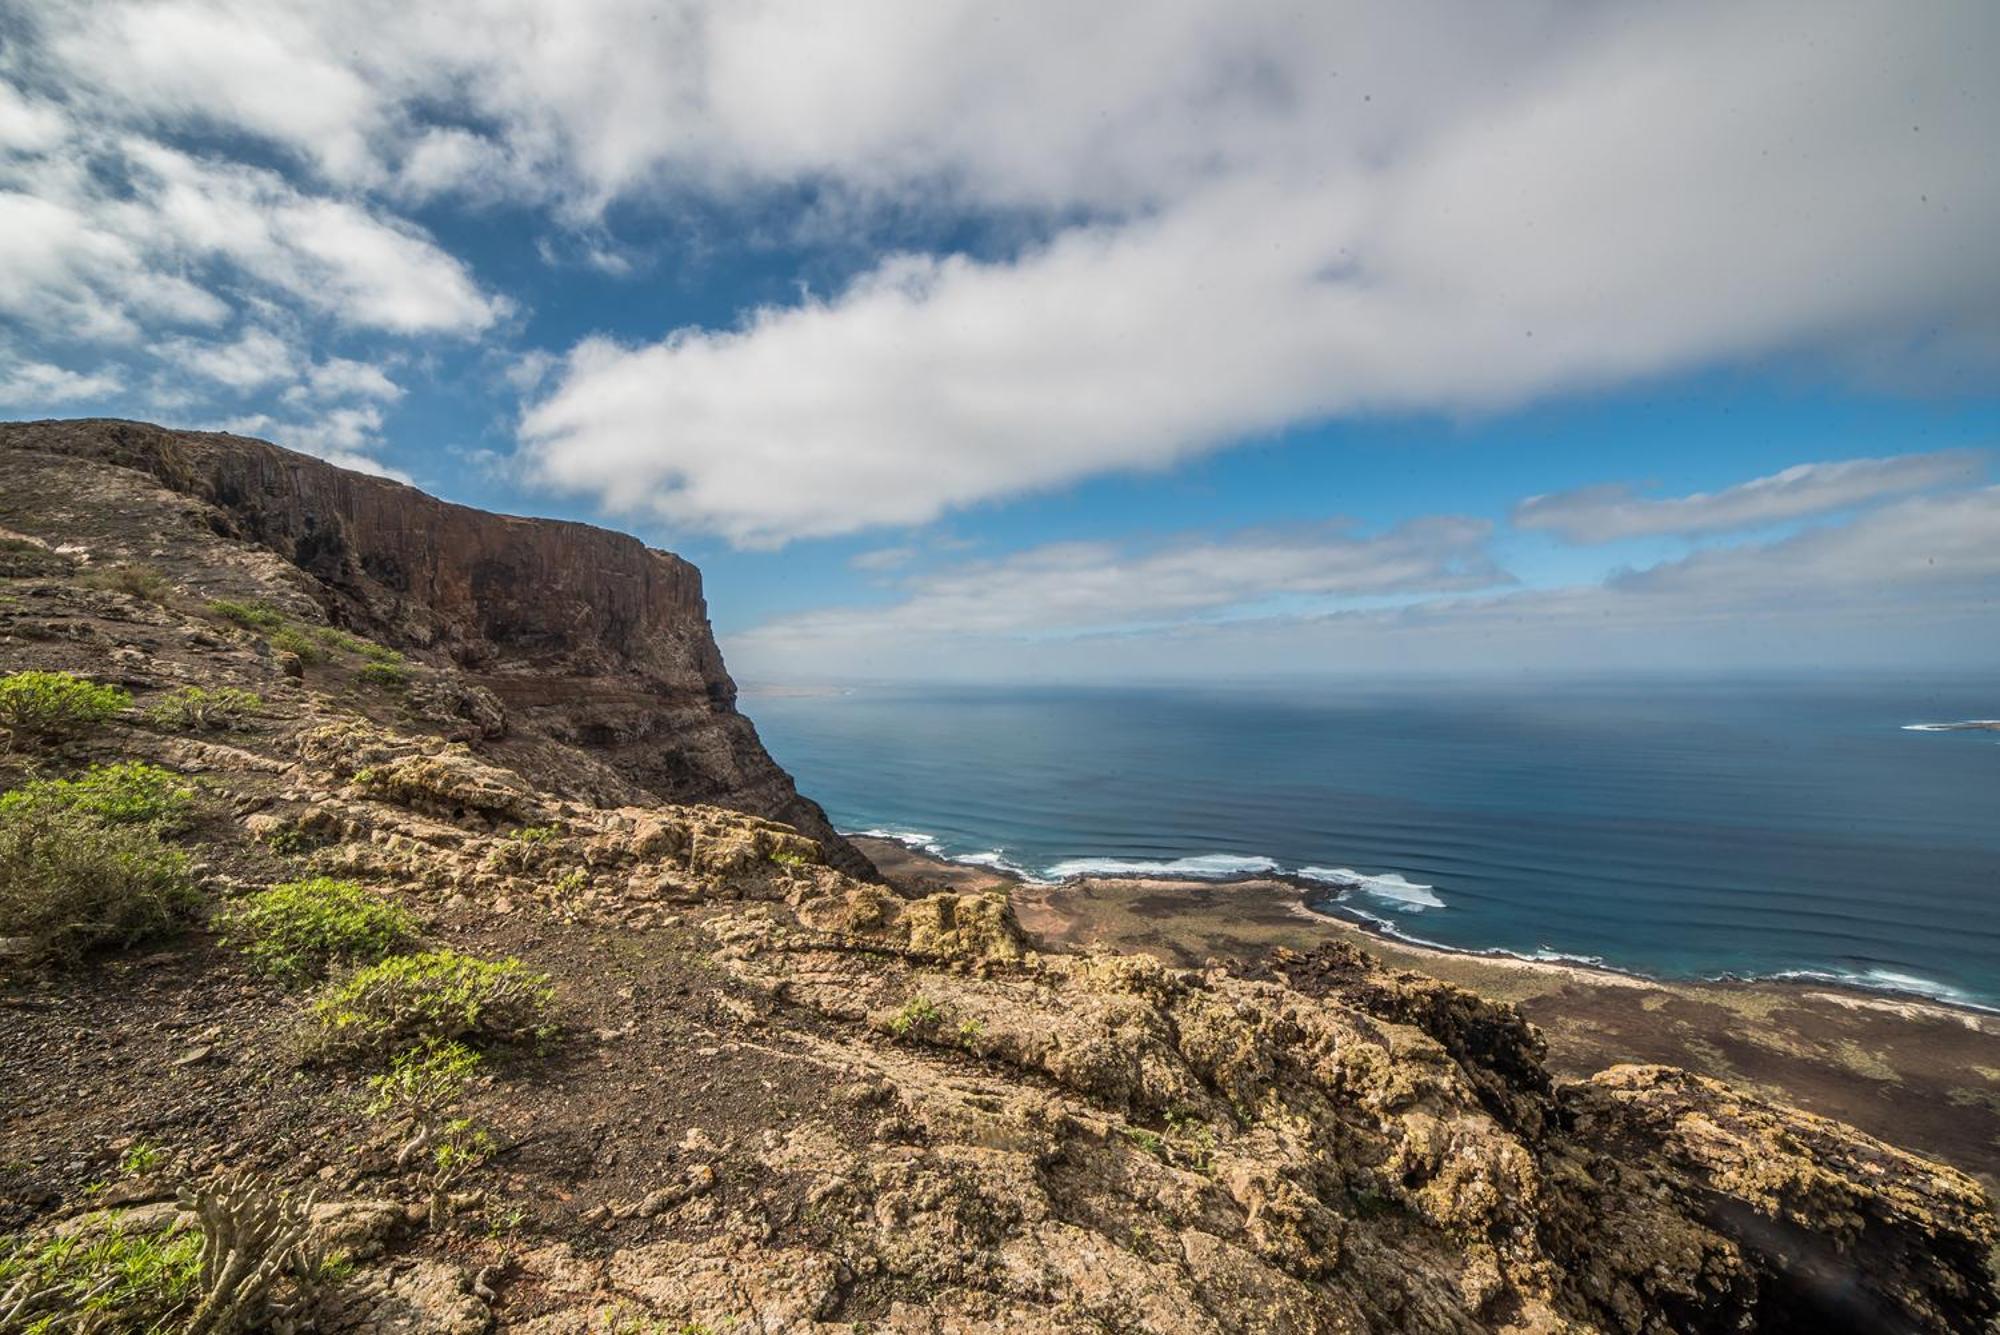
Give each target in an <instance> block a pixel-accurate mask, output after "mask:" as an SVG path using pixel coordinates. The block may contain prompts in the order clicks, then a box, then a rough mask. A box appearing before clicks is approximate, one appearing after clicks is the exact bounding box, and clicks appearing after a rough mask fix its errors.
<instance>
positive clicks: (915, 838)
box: [849, 829, 944, 858]
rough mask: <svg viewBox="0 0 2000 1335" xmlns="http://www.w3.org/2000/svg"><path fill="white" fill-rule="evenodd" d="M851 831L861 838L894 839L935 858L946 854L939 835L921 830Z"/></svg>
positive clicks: (904, 845)
mask: <svg viewBox="0 0 2000 1335" xmlns="http://www.w3.org/2000/svg"><path fill="white" fill-rule="evenodd" d="M849 833H851V834H852V835H854V836H855V837H857V838H861V839H892V840H894V841H895V842H896V843H899V844H901V845H902V846H903V847H905V848H915V849H921V850H922V851H923V852H926V853H929V854H930V855H931V856H932V857H934V858H941V857H943V856H944V845H943V844H941V843H939V842H938V840H937V836H936V835H934V834H925V833H923V832H922V831H921V830H880V829H877V830H854V831H850V832H849Z"/></svg>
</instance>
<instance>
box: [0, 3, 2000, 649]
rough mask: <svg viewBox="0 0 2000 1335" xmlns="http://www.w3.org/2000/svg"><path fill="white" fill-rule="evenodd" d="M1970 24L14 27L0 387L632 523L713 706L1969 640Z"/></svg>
mask: <svg viewBox="0 0 2000 1335" xmlns="http://www.w3.org/2000/svg"><path fill="white" fill-rule="evenodd" d="M1996 50H2000V10H1995V9H1994V7H1992V6H1991V5H1987V4H1983V3H1979V2H1978V0H1964V2H1963V3H1940V4H1935V5H1926V6H1922V7H1917V8H1913V7H1909V6H1897V5H1893V4H1887V3H1849V4H1838V5H1824V4H1817V3H1814V4H1807V3H1749V4H1720V3H1717V4H1704V3H1690V4H1686V5H1676V6H1646V7H1637V6H1630V5H1625V4H1618V3H1609V2H1608V0H1607V2H1606V3H1584V4H1554V3H1548V4H1522V5H1510V6H1491V5H1474V4H1469V3H1447V2H1445V0H1439V2H1437V3H1429V4H1394V5H1391V4H1339V5H1328V6H1320V7H1315V8H1313V9H1311V10H1310V11H1306V12H1301V11H1299V10H1298V9H1297V8H1296V7H1294V6H1289V5H1283V4H1275V3H1274V4H1269V5H1266V4H1263V3H1244V4H1231V5H1226V6H1225V5H1218V4H1212V3H1193V2H1189V3H1149V4H1137V3H1134V4H1130V5H1126V4H1109V3H1107V4H1105V5H1102V6H1093V7H1091V8H1090V9H1089V10H1087V11H1079V10H1077V9H1076V8H1075V7H1074V6H1065V5H1054V4H1050V5H1038V4H1015V5H1009V6H1006V7H1004V8H989V7H986V6H982V5H978V4H970V3H959V2H957V0H938V2H937V3H933V4H927V5H925V6H922V7H921V8H918V9H912V8H909V7H907V6H901V5H897V4H891V3H886V0H885V2H883V3H861V2H857V3H856V4H854V5H852V6H841V7H837V8H833V7H826V6H818V5H812V4H806V3H803V0H796V2H795V0H760V2H759V3H746V4H732V5H719V4H715V5H711V4H706V3H700V2H698V0H683V2H682V3H653V2H652V0H647V2H646V3H640V2H639V0H629V2H628V0H588V2H587V3H584V2H579V3H572V4H563V5H556V4H553V3H547V2H545V0H483V2H482V3H477V4H473V3H462V2H459V0H454V2H453V3H443V4H438V5H433V6H424V7H411V6H408V5H395V4H376V3H373V2H372V0H366V2H363V3H343V4H339V5H334V4H330V3H323V2H321V3H315V2H314V0H270V2H269V3H263V4H258V5H244V4H239V3H235V0H85V2H83V3H63V4H53V3H47V4H36V3H31V4H28V5H26V6H21V7H16V9H15V10H13V11H11V12H10V14H9V15H8V16H6V17H4V18H0V413H4V414H5V415H6V416H10V417H30V416H58V415H59V416H76V415H85V414H112V415H119V416H131V417H139V418H145V419H150V420H156V421H161V422H166V423H169V424H174V425H182V426H190V427H205V428H218V429H227V430H236V431H241V432H244V433H246V434H253V435H258V436H262V437H265V438H268V439H272V440H275V441H277V442H278V443H280V444H285V445H288V446H291V447H293V448H297V449H303V450H307V451H310V452H313V453H317V454H321V455H324V456H326V457H328V458H332V459H334V460H336V461H338V462H341V463H343V464H346V465H349V466H355V467H362V468H368V469H372V470H376V471H381V472H386V473H389V474H391V475H394V476H399V477H403V478H406V479H408V480H411V481H413V482H415V483H416V484H418V485H421V486H423V487H424V488H426V489H427V490H430V491H433V492H436V493H437V494H440V495H443V496H446V497H448V498H451V499H454V500H459V501H464V502H466V503H469V504H474V505H480V506H485V507H489V508H495V509H502V510H507V511H512V512H517V513H529V514H544V515H559V516H565V517H570V518H577V519H585V520H590V521H593V522H599V523H607V524H611V525H613V526H616V527H620V528H624V529H627V530H629V531H631V532H634V533H637V534H639V535H640V536H642V537H643V538H645V539H646V540H647V541H648V542H651V543H653V544H655V545H658V546H662V547H666V548H670V549H672V550H675V551H678V552H681V553H682V554H684V555H686V556H688V557H690V558H691V559H693V560H695V561H696V562H698V563H699V564H700V565H701V566H702V567H703V569H704V570H705V572H706V573H707V577H708V587H709V594H710V604H711V611H712V613H713V617H714V620H715V622H716V625H717V628H718V631H719V632H720V633H721V634H722V636H723V640H724V646H725V650H726V651H727V653H728V654H729V657H730V660H731V662H732V664H733V665H734V666H735V668H736V670H737V672H738V675H739V676H744V677H749V678H754V679H770V680H802V681H811V680H822V679H838V678H846V677H899V678H907V677H916V678H976V677H996V678H1007V679H1015V678H1026V677H1052V678H1065V679H1068V678H1077V679H1093V680H1102V679H1114V680H1116V679H1139V678H1152V677H1160V676H1188V677H1203V678H1215V677H1225V678H1226V677H1231V676H1247V675H1258V674H1262V673H1279V672H1282V673H1298V672H1334V671H1346V670H1353V671H1384V670H1389V671H1411V670H1425V669H1437V668H1441V667H1474V668H1481V669H1486V670H1496V671H1554V670H1565V669H1595V668H1614V669H1615V668H1627V667H1649V666H1674V667H1709V668H1717V669H1735V668H1786V667H1800V666H1812V667H1816V668H1835V669H1839V668H1843V667H1847V668H1857V669H1858V668H1870V669H1874V668H1895V669H1928V668H1948V669H1954V670H1958V669H1965V668H1984V667H1990V666H1993V665H1994V663H1995V661H1996V658H2000V616H1997V615H1995V612H1996V608H1995V596H1996V593H2000V488H1996V486H1995V483H1996V481H2000V476H1996V473H1995V470H1994V467H1993V459H1992V455H1991V453H1990V451H1991V450H1992V449H1993V447H1994V446H1995V445H1996V443H2000V374H1996V372H2000V262H1996V259H1995V252H1994V248H1993V245H1992V241H1991V238H1992V237H1993V236H1995V235H2000V167H1996V165H1995V158H1994V155H1993V153H1992V148H1991V146H1992V144H1993V142H1995V137H1996V133H2000V96H1996V92H1995V85H1994V82H1993V80H1992V79H1991V77H1990V60H1991V56H1992V54H1993V52H1995V51H1996ZM1537 497H1540V498H1543V499H1541V500H1537V501H1534V502H1533V503H1532V504H1530V503H1529V502H1530V499H1531V498H1537Z"/></svg>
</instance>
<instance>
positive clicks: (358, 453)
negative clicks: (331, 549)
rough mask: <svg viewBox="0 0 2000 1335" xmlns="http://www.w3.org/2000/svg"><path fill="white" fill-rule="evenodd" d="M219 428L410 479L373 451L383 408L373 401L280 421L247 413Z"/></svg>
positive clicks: (377, 442)
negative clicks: (300, 418) (384, 461)
mask: <svg viewBox="0 0 2000 1335" xmlns="http://www.w3.org/2000/svg"><path fill="white" fill-rule="evenodd" d="M216 429H217V430H220V431H232V432H235V433H236V434H237V435H241V436H255V437H257V438H258V439H260V440H268V441H270V442H271V443H272V444H274V445H283V446H284V447H285V448H286V449H291V450H298V451H300V452H301V453H304V454H316V455H318V456H319V457H320V458H322V459H325V460H326V461H327V462H328V463H333V464H338V465H340V466H341V467H342V468H352V469H353V470H354V471H355V472H357V473H369V474H372V475H374V476H376V477H386V478H393V479H395V480H396V481H398V482H408V481H410V480H411V479H410V476H409V474H407V473H404V472H402V471H400V470H398V469H394V468H391V467H389V466H388V465H387V464H385V463H383V462H382V461H381V460H380V459H377V458H375V455H374V452H375V451H376V450H378V449H379V448H380V446H381V431H382V410H381V409H380V408H378V407H376V406H374V405H373V404H364V405H362V406H360V407H348V408H333V409H327V410H325V411H322V412H318V413H315V414H314V415H313V416H311V417H309V418H305V419H302V420H298V421H290V422H287V421H282V420H280V419H278V418H275V417H273V416H271V415H270V414H269V413H246V414H244V415H242V416H239V417H232V418H228V419H226V420H224V421H223V422H221V423H219V424H218V426H217V427H216Z"/></svg>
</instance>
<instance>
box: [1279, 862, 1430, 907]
mask: <svg viewBox="0 0 2000 1335" xmlns="http://www.w3.org/2000/svg"><path fill="white" fill-rule="evenodd" d="M1299 875H1301V876H1303V877H1305V878H1306V879H1307V880H1309V881H1318V882H1320V883H1321V884H1323V885H1335V886H1339V887H1340V888H1341V889H1343V890H1358V891H1359V892H1361V893H1362V894H1364V895H1367V896H1369V897H1370V898H1372V899H1379V900H1381V901H1382V902H1384V903H1386V904H1392V905H1394V906H1395V907H1397V908H1399V909H1403V910H1405V911H1407V912H1410V913H1422V912H1423V911H1424V910H1425V909H1441V908H1443V907H1444V901H1443V900H1442V899H1439V898H1438V897H1437V895H1436V893H1435V890H1434V887H1432V886H1428V885H1419V884H1418V883H1417V882H1415V881H1411V880H1405V879H1404V878H1403V877H1402V876H1399V875H1397V874H1396V873H1395V872H1384V873H1383V874H1381V875H1380V876H1370V875H1368V874H1367V873H1366V872H1358V871H1354V870H1352V869H1351V868H1348V867H1301V868H1299Z"/></svg>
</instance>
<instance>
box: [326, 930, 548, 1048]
mask: <svg viewBox="0 0 2000 1335" xmlns="http://www.w3.org/2000/svg"><path fill="white" fill-rule="evenodd" d="M554 1009H555V986H554V984H553V983H552V982H551V981H550V979H549V976H548V975H547V974H545V973H539V972H537V971H535V970H533V969H530V968H529V967H528V966H527V965H526V964H524V963H522V962H521V961H520V960H518V959H512V958H509V959H504V960H483V959H479V958H477V957H476V956H472V955H463V954H460V953H459V952H458V951H455V950H431V951H425V952H424V953H422V954H418V955H394V956H391V957H389V958H388V959H385V960H382V961H381V962H380V963H377V964H371V965H369V966H368V967H366V968H363V969H359V970H357V971H355V972H354V973H352V974H349V975H348V976H347V977H345V978H341V979H338V980H336V981H335V982H333V983H330V984H328V985H327V986H326V987H325V988H324V989H322V990H321V992H320V994H319V995H318V996H317V997H315V998H314V999H313V1001H312V1004H311V1006H310V1007H308V1010H307V1021H308V1030H307V1035H306V1044H307V1047H308V1049H309V1050H311V1051H313V1052H315V1053H318V1054H320V1055H325V1056H337V1055H343V1054H350V1053H366V1052H375V1053H382V1052H394V1051H397V1050H398V1049H402V1048H407V1047H410V1046H412V1045H414V1044H418V1043H422V1042H424V1041H425V1040H433V1041H443V1040H447V1039H469V1040H473V1041H481V1040H484V1041H489V1042H500V1043H511V1042H525V1041H531V1040H540V1039H543V1038H546V1037H547V1036H548V1035H549V1033H550V1032H551V1031H552V1022H551V1017H552V1015H553V1012H554Z"/></svg>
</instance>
